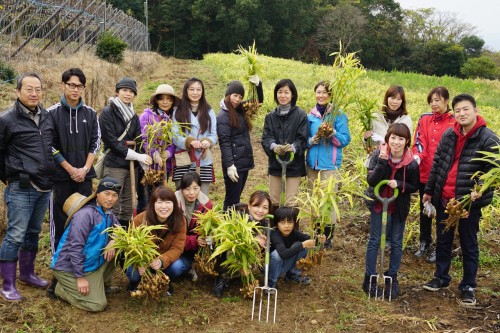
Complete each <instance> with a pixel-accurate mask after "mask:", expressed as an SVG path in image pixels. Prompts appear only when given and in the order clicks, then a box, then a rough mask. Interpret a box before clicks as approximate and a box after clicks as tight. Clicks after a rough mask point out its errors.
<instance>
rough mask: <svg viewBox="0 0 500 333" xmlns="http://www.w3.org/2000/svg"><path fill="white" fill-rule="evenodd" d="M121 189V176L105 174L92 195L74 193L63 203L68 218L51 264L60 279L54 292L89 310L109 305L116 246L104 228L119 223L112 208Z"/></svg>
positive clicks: (74, 304) (56, 276)
mask: <svg viewBox="0 0 500 333" xmlns="http://www.w3.org/2000/svg"><path fill="white" fill-rule="evenodd" d="M121 189H122V185H120V183H119V182H118V180H116V179H114V178H111V177H106V178H103V179H102V180H101V181H100V182H99V186H98V187H97V190H96V192H94V193H93V194H92V195H91V196H89V197H85V196H83V195H81V194H79V193H74V194H72V195H71V196H70V197H69V198H68V199H67V200H66V202H65V203H64V207H63V209H64V211H65V213H66V214H67V215H68V220H67V221H66V229H65V231H64V233H63V236H62V237H61V240H60V242H59V245H58V247H57V250H56V253H55V254H54V257H53V258H52V264H51V266H50V268H52V270H53V273H54V277H55V278H56V279H57V284H56V287H55V290H54V292H55V296H58V297H59V298H61V299H63V300H65V301H68V302H69V303H70V304H71V305H73V306H76V307H78V308H80V309H83V310H86V311H90V312H98V311H103V310H104V309H105V308H106V305H107V299H106V294H105V285H107V283H108V282H109V281H110V279H111V275H112V273H113V270H114V268H115V264H114V260H113V259H114V256H115V250H114V249H113V243H114V240H110V237H109V235H108V233H107V232H104V233H103V231H104V230H105V229H106V228H109V227H112V226H115V225H120V224H119V222H118V220H117V218H116V217H115V216H114V215H113V213H112V212H111V208H112V207H113V206H114V205H115V203H116V202H117V200H118V195H119V193H120V191H121Z"/></svg>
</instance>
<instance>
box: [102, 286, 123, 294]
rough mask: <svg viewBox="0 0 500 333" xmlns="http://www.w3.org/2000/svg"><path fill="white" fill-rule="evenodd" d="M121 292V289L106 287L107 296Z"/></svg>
mask: <svg viewBox="0 0 500 333" xmlns="http://www.w3.org/2000/svg"><path fill="white" fill-rule="evenodd" d="M118 291H120V287H118V286H106V285H105V286H104V293H105V294H106V295H114V294H116V293H118Z"/></svg>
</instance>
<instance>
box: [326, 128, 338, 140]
mask: <svg viewBox="0 0 500 333" xmlns="http://www.w3.org/2000/svg"><path fill="white" fill-rule="evenodd" d="M335 134H337V131H336V130H335V128H334V129H333V132H332V134H330V135H329V136H328V139H331V138H333V136H334V135H335Z"/></svg>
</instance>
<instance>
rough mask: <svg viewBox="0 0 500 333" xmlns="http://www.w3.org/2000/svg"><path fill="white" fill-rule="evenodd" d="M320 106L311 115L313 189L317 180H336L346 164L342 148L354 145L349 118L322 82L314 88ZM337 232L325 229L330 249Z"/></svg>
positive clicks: (309, 168)
mask: <svg viewBox="0 0 500 333" xmlns="http://www.w3.org/2000/svg"><path fill="white" fill-rule="evenodd" d="M314 94H315V96H316V106H315V107H314V108H313V109H312V110H311V111H310V112H309V115H308V116H307V122H308V125H309V126H308V127H309V136H308V141H307V148H308V151H307V158H306V163H307V178H308V180H309V186H310V187H311V188H313V186H314V181H316V180H317V179H318V175H319V176H320V180H321V181H324V180H326V179H328V178H329V177H335V173H336V170H338V169H340V165H341V164H342V149H343V148H344V147H345V146H347V145H348V144H349V142H351V134H350V132H349V126H348V124H347V115H346V114H345V113H344V112H343V111H342V110H338V111H334V110H333V105H332V104H331V103H330V100H331V92H330V84H329V83H328V82H326V81H320V82H318V83H317V84H316V86H315V87H314ZM331 219H332V225H334V224H335V223H336V221H337V216H336V214H335V211H334V210H332V213H331ZM332 233H333V230H325V234H326V235H327V236H328V240H327V243H326V244H325V245H326V246H328V247H329V246H330V244H331V239H332V236H333V235H332Z"/></svg>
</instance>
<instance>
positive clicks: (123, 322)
mask: <svg viewBox="0 0 500 333" xmlns="http://www.w3.org/2000/svg"><path fill="white" fill-rule="evenodd" d="M33 59H35V57H34V56H33V58H30V59H24V61H18V62H15V63H14V64H13V65H14V67H15V68H16V69H17V70H19V71H26V70H28V69H32V68H37V70H39V71H40V72H41V73H42V75H43V77H44V79H45V80H46V86H45V88H46V93H45V95H44V100H43V102H44V105H46V106H48V105H51V104H52V103H54V102H55V101H56V100H57V98H58V95H59V92H58V90H57V89H58V82H59V81H60V72H61V71H62V69H64V68H67V67H70V66H80V67H81V68H82V69H83V70H84V71H85V72H86V73H89V74H88V79H89V84H88V85H87V91H91V92H92V93H89V92H87V95H86V96H85V98H86V100H87V101H88V102H89V104H90V101H94V104H92V105H93V106H94V107H95V108H96V109H97V110H99V109H101V108H102V106H103V105H104V103H105V102H106V99H107V97H108V96H111V95H112V93H113V90H114V83H115V82H116V81H117V80H118V79H119V78H120V77H121V76H124V75H129V76H132V77H134V78H136V79H137V81H138V84H139V95H138V98H137V100H136V103H135V108H136V110H138V111H139V110H142V109H143V108H144V107H145V106H146V102H147V100H148V99H149V95H150V94H151V93H152V92H153V91H154V90H155V88H156V86H157V85H158V84H159V83H170V84H172V85H173V87H174V88H175V91H176V92H177V93H178V95H180V92H181V89H182V84H183V82H184V81H185V80H186V79H187V78H189V77H191V76H197V77H199V78H201V79H202V80H203V81H204V83H205V88H206V91H207V98H208V100H209V102H210V104H211V105H212V106H213V107H214V109H215V110H216V111H217V110H218V105H219V101H220V99H221V98H222V96H223V94H224V91H225V84H226V83H227V82H228V81H229V80H232V79H241V78H242V77H243V74H244V73H243V71H242V69H241V63H239V61H240V60H239V57H238V56H236V55H224V54H210V55H207V56H206V57H205V59H204V60H202V61H184V60H182V61H181V60H178V59H172V58H169V59H164V58H161V57H159V56H158V55H155V54H152V53H148V54H137V53H127V55H126V60H125V62H124V64H122V65H121V66H116V65H109V64H105V63H103V62H101V61H99V60H98V59H97V58H95V57H94V56H93V55H91V54H80V53H79V54H74V55H71V56H66V57H64V58H56V56H55V55H47V56H45V57H44V58H39V60H38V61H37V62H35V61H34V60H33ZM261 60H262V62H263V74H262V76H261V78H262V81H263V84H264V93H265V102H264V105H263V107H262V110H264V112H262V114H261V115H260V116H259V117H258V118H257V119H256V123H255V126H254V127H255V133H254V134H253V138H252V140H253V144H254V153H255V161H256V168H255V169H254V170H252V171H251V173H250V177H249V181H248V183H247V187H246V189H245V192H244V194H243V197H242V199H243V200H247V198H248V196H249V194H250V193H251V192H252V191H254V190H255V189H266V187H267V181H266V175H267V158H266V156H265V154H264V152H263V150H262V148H261V146H260V131H261V128H262V120H263V117H264V114H265V111H268V110H271V109H272V108H274V101H273V99H272V90H273V88H274V84H275V83H276V82H277V81H278V80H279V79H281V78H284V77H289V78H291V79H292V80H293V81H294V82H295V84H296V85H297V88H298V91H299V99H298V103H297V104H298V105H299V106H301V107H302V108H303V109H305V110H309V109H310V108H311V107H312V106H313V105H314V95H313V87H314V84H315V83H316V82H317V81H319V80H322V79H328V78H329V77H330V76H331V73H330V71H331V69H330V68H329V67H325V66H318V65H306V64H303V63H299V62H295V61H291V60H284V59H275V58H269V57H264V56H262V57H261ZM30 66H31V67H30ZM35 66H36V67H35ZM390 84H401V85H403V86H404V87H405V89H406V94H407V101H408V110H409V112H410V115H411V117H412V119H413V121H414V123H416V121H417V120H418V117H419V114H420V113H422V112H424V111H427V110H428V106H427V104H426V96H427V92H428V91H429V90H430V89H431V88H432V87H434V86H436V85H445V86H446V87H448V89H449V90H450V94H451V95H456V94H458V93H462V92H467V93H471V94H473V95H475V96H476V97H477V99H478V104H479V108H480V110H481V114H482V115H484V116H485V117H486V119H487V120H488V125H489V126H490V127H492V128H493V129H495V130H496V131H497V132H500V116H499V115H500V113H499V112H500V98H499V96H498V91H500V90H499V88H500V82H498V81H484V80H477V81H470V80H460V79H454V78H436V77H426V76H422V75H416V74H405V73H384V72H368V73H367V76H366V77H365V78H363V79H362V81H361V83H360V87H359V94H361V95H363V96H366V97H371V98H376V99H378V100H379V101H380V102H381V101H382V97H383V94H384V92H385V90H386V89H387V87H388V86H389V85H390ZM13 91H14V86H12V85H0V108H1V109H4V108H5V107H7V106H8V105H10V104H11V103H12V101H13V98H14V96H15V95H14V93H13ZM345 111H346V113H347V114H348V116H349V121H350V123H349V126H350V129H351V135H352V137H353V140H352V142H351V144H350V146H349V147H348V149H346V157H345V158H346V159H345V162H344V164H345V167H346V168H349V169H350V170H352V171H353V172H354V173H355V174H359V175H363V174H364V173H363V172H364V170H363V167H362V162H363V159H364V153H363V150H362V148H361V134H360V133H361V127H360V124H359V121H358V120H357V118H356V113H355V109H354V108H352V109H351V108H347V109H346V110H345ZM219 156H220V154H219V151H218V150H217V149H216V151H215V158H214V161H215V164H216V165H215V170H216V178H217V181H216V183H215V184H214V185H213V186H212V188H211V196H210V197H211V198H212V200H213V201H216V202H219V201H221V200H222V198H223V195H224V189H223V182H222V172H221V171H220V158H219ZM361 178H363V177H361ZM359 186H364V184H363V182H362V181H360V182H359ZM416 207H417V198H415V200H414V205H413V209H412V212H411V215H410V217H409V218H408V223H407V234H406V236H405V240H406V243H405V244H406V248H405V252H404V257H403V262H402V265H401V271H400V288H401V290H402V295H401V296H400V297H399V298H398V299H397V300H395V301H393V302H391V303H389V302H376V301H373V300H371V301H370V300H367V298H366V296H365V294H364V293H363V292H362V290H361V282H362V279H363V274H364V255H365V247H366V240H367V236H368V232H369V225H368V223H367V222H368V211H367V209H366V208H365V206H364V205H363V203H362V201H361V200H355V203H354V207H353V208H351V207H349V206H348V205H347V204H344V205H342V207H341V209H342V210H341V222H340V224H339V226H338V227H337V229H336V235H335V240H334V247H333V250H330V251H328V252H327V255H326V257H325V260H324V262H323V264H322V265H321V266H319V267H318V268H316V269H314V270H313V271H312V272H311V274H310V276H311V278H312V279H313V282H312V284H311V285H310V286H307V287H301V286H298V285H291V284H286V283H285V282H283V281H280V282H279V283H278V288H279V294H278V315H277V317H278V318H277V323H276V324H265V323H258V322H252V321H250V315H251V301H249V300H247V299H243V298H242V297H241V295H240V293H239V288H240V287H241V283H240V282H239V281H234V282H233V283H232V285H231V287H230V289H229V291H228V292H227V293H226V294H225V295H226V297H225V298H223V299H222V300H220V299H217V298H215V297H214V296H212V295H211V293H210V289H211V286H212V281H213V280H212V279H211V278H209V277H205V276H202V277H201V278H200V279H199V280H198V281H197V282H192V281H189V280H186V279H181V280H179V281H174V288H175V293H174V295H173V296H171V297H167V296H165V297H163V298H162V299H161V300H160V301H159V302H149V303H144V302H142V301H138V300H134V299H131V298H130V297H129V296H128V294H127V292H126V291H125V287H126V284H127V281H126V278H125V277H124V276H123V274H122V273H121V272H119V271H117V272H115V275H114V279H113V284H114V285H116V286H118V287H120V290H119V292H118V293H116V294H115V295H111V296H109V297H108V302H109V303H108V307H107V309H106V311H104V312H102V313H98V314H89V313H85V312H83V311H80V310H78V309H75V308H72V307H70V306H69V305H68V304H66V303H64V302H60V301H52V300H49V299H48V298H46V297H45V293H44V291H41V290H35V289H33V288H29V287H25V286H22V285H19V290H20V292H21V293H22V295H23V296H24V298H25V299H24V301H22V302H19V303H9V302H6V301H3V300H0V309H1V310H0V311H1V313H2V315H1V316H2V324H1V328H0V332H47V333H48V332H100V331H103V330H107V331H110V332H153V331H163V330H165V331H166V330H168V331H173V332H214V333H215V332H256V331H264V332H342V331H347V332H498V331H500V282H499V281H500V254H499V253H500V235H499V222H498V217H499V214H498V206H496V207H490V208H488V209H487V210H485V212H484V217H485V220H484V221H483V223H482V226H481V231H480V235H479V238H480V249H481V255H480V268H479V275H478V285H479V287H478V290H477V291H478V292H477V297H478V304H477V306H476V308H474V309H463V308H460V307H459V306H458V305H457V303H456V300H455V297H456V295H457V284H458V281H459V280H460V278H461V263H460V260H459V259H460V258H459V257H458V256H457V257H456V258H455V259H454V261H453V265H452V272H451V274H452V277H453V281H452V285H451V286H450V288H449V289H447V290H444V291H443V292H439V293H429V292H426V291H423V290H422V288H421V285H422V284H423V283H424V282H427V281H428V280H429V279H430V278H431V277H432V274H433V266H432V265H430V264H427V263H425V262H423V261H419V260H416V259H415V258H414V257H413V255H412V253H413V252H414V250H415V245H416V242H417V240H418V220H417V214H416V213H415V212H416ZM2 216H4V214H3V212H0V219H1V218H2ZM1 222H5V221H1ZM2 237H3V233H2V235H1V236H0V239H1V238H2ZM40 248H41V251H40V255H39V257H38V259H37V271H38V272H39V273H40V274H41V276H42V277H44V278H46V279H50V278H51V272H50V270H49V269H48V266H49V263H50V249H49V237H48V225H47V224H44V231H43V234H42V237H41V240H40Z"/></svg>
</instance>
